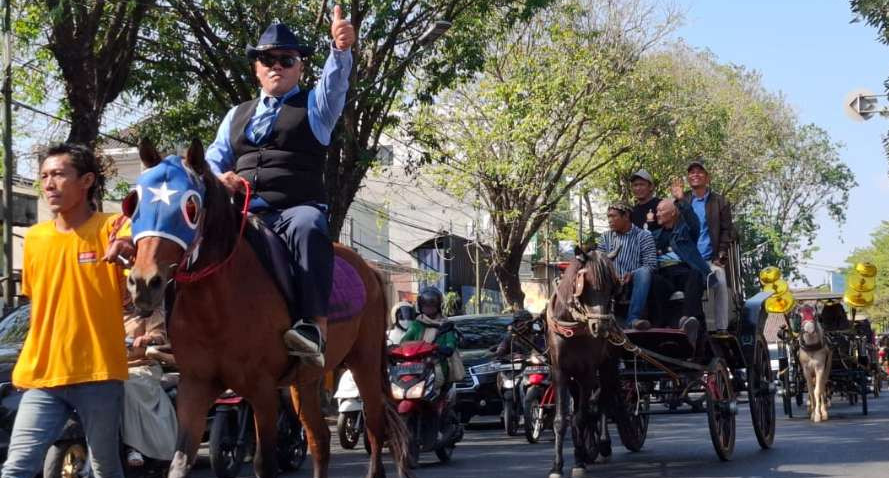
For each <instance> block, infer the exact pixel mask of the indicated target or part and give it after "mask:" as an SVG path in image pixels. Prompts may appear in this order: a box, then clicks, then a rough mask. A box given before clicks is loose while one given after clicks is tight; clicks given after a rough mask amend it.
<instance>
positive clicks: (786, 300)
mask: <svg viewBox="0 0 889 478" xmlns="http://www.w3.org/2000/svg"><path fill="white" fill-rule="evenodd" d="M795 304H796V299H794V298H793V295H792V294H791V293H790V292H788V291H784V292H783V293H781V294H773V295H772V296H771V297H769V298H768V299H766V312H768V313H770V314H786V313H788V312H790V311H791V309H793V306H794V305H795Z"/></svg>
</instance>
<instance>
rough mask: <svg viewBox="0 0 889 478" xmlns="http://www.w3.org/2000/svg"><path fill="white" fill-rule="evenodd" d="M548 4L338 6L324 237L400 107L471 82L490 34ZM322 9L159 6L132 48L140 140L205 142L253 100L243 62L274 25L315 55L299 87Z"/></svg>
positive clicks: (457, 0) (473, 1) (319, 2)
mask: <svg viewBox="0 0 889 478" xmlns="http://www.w3.org/2000/svg"><path fill="white" fill-rule="evenodd" d="M550 1H551V0H500V1H497V2H493V1H477V0H430V1H424V2H416V1H413V0H388V1H379V0H356V1H353V2H349V4H348V5H346V6H345V8H344V12H345V13H346V15H348V16H349V17H350V19H351V21H352V24H353V25H354V26H355V29H356V31H357V32H358V36H359V38H358V42H357V43H356V45H355V46H354V47H353V51H352V54H353V57H354V60H355V61H354V66H353V71H352V76H351V81H350V82H351V89H350V91H349V96H348V98H347V100H346V106H345V109H344V111H343V118H342V121H341V123H340V125H339V126H338V128H337V129H336V130H335V131H334V135H333V138H332V141H331V145H330V148H329V150H328V156H327V168H326V174H325V180H326V183H327V190H328V197H329V202H330V206H331V234H332V235H333V236H334V237H337V236H338V235H339V230H340V228H341V227H342V223H343V220H344V218H345V215H346V212H347V211H348V209H349V206H350V205H351V203H352V200H353V198H354V196H355V193H356V192H357V191H358V188H359V187H360V184H361V181H362V180H363V178H364V176H365V173H366V172H367V170H368V168H370V167H371V166H372V165H373V164H374V163H375V162H376V161H377V152H378V150H379V141H380V137H381V135H382V134H383V132H384V131H386V130H387V129H388V128H391V127H393V126H394V125H396V124H397V123H398V122H399V116H398V114H397V111H398V110H399V109H401V108H402V107H403V106H404V105H405V104H410V103H412V102H417V101H431V100H432V98H433V97H434V95H435V94H436V93H437V92H438V91H440V90H441V89H442V88H445V87H448V86H450V85H453V84H456V83H458V82H460V81H462V80H464V79H467V78H471V77H472V76H473V75H474V74H475V72H476V71H478V69H479V68H480V67H481V65H482V63H483V53H484V49H483V47H484V45H485V44H486V42H487V40H488V38H489V37H490V36H491V35H493V34H495V33H496V32H498V31H501V30H502V29H504V28H506V27H507V26H509V25H511V24H513V23H514V22H515V21H517V20H520V19H522V18H526V17H528V16H529V15H531V14H532V13H533V12H534V11H536V10H537V9H538V8H540V7H541V6H543V5H546V4H547V3H549V2H550ZM328 4H329V2H327V1H326V0H313V1H311V2H288V4H286V5H284V4H282V3H281V2H272V1H269V0H219V1H214V2H202V1H198V0H165V1H164V2H163V3H162V5H161V10H162V11H163V12H164V13H165V15H162V16H159V17H158V19H157V21H156V22H155V23H154V24H153V25H152V29H151V32H150V34H148V35H146V38H145V39H144V42H145V45H146V47H145V49H144V50H143V51H142V52H141V53H140V68H139V75H138V76H137V78H136V80H137V91H138V92H139V94H140V95H141V97H142V98H143V99H144V101H145V102H146V104H152V105H154V107H155V108H156V109H157V110H158V111H159V113H158V115H157V116H156V117H155V118H153V121H152V122H151V123H150V124H149V125H148V128H147V130H148V131H153V132H155V133H163V135H164V136H165V137H166V138H167V139H170V140H182V139H183V138H187V136H189V135H197V136H202V137H205V138H209V137H212V134H213V131H215V128H216V126H217V125H218V123H219V121H220V119H221V118H222V116H223V115H224V113H225V112H226V111H227V110H228V109H229V108H230V107H232V106H233V105H236V104H238V103H241V102H243V101H247V100H249V99H251V98H252V97H254V96H255V95H256V93H257V86H258V85H257V83H256V79H255V77H254V75H253V73H252V71H251V67H250V65H249V64H248V62H247V60H246V58H245V57H244V47H245V46H246V45H247V44H252V43H253V42H255V40H256V38H257V37H258V35H259V32H261V31H262V30H263V29H264V28H265V27H266V26H267V24H268V22H269V21H270V20H271V19H273V18H277V19H278V20H280V21H282V22H284V23H287V24H289V25H291V26H294V27H296V26H299V27H300V28H297V31H298V33H299V34H301V36H303V37H304V38H305V39H306V40H308V41H309V42H310V43H311V44H314V45H316V47H317V48H316V51H317V52H318V53H317V54H316V55H315V56H314V57H313V59H312V60H313V62H314V64H315V66H316V68H315V69H314V73H309V74H308V75H307V78H306V80H307V81H306V83H307V84H309V85H310V84H311V83H312V82H313V81H314V79H315V77H316V75H317V73H318V72H319V71H320V68H319V67H320V65H321V64H322V62H323V61H324V58H325V57H326V55H327V51H328V48H329V47H328V45H329V44H330V38H329V33H327V31H329V19H328V16H329V11H328ZM438 19H444V20H447V21H450V22H452V23H453V27H452V28H451V29H450V31H449V32H448V34H447V35H446V36H445V37H444V38H443V39H441V40H439V41H438V42H437V43H435V44H434V45H433V46H432V47H429V46H427V45H421V44H419V43H418V42H416V40H417V39H418V38H420V36H421V34H422V33H423V32H424V31H426V30H427V29H428V28H429V27H430V26H431V25H432V24H433V22H434V21H436V20H438Z"/></svg>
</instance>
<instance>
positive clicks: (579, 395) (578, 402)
mask: <svg viewBox="0 0 889 478" xmlns="http://www.w3.org/2000/svg"><path fill="white" fill-rule="evenodd" d="M574 383H575V384H576V385H577V387H576V388H575V389H574V390H572V393H571V396H572V397H573V398H574V414H573V420H572V421H573V422H574V426H573V427H571V428H572V430H571V436H572V438H573V440H572V441H573V442H574V466H573V467H572V468H571V476H572V477H574V478H577V477H581V476H584V475H585V474H586V463H587V462H588V461H589V462H592V461H593V460H595V458H596V457H595V456H594V455H593V454H592V453H590V451H591V450H592V449H593V448H594V447H595V443H590V440H594V439H593V437H592V435H591V434H590V433H589V432H590V431H592V432H593V433H595V432H596V424H595V423H592V418H593V414H592V413H590V412H591V410H590V407H592V403H591V402H590V398H591V393H590V392H591V390H590V388H589V385H587V384H589V383H591V381H590V377H585V378H584V379H581V380H575V382H574ZM591 455H593V456H591Z"/></svg>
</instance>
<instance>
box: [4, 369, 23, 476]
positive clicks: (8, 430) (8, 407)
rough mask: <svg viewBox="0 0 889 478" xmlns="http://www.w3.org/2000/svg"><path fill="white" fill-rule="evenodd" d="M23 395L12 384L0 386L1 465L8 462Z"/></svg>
mask: <svg viewBox="0 0 889 478" xmlns="http://www.w3.org/2000/svg"><path fill="white" fill-rule="evenodd" d="M22 393H24V392H23V391H21V390H18V389H16V388H15V387H14V386H13V385H12V383H10V382H4V383H2V384H0V463H3V462H4V461H6V454H7V452H8V451H9V440H10V438H11V436H12V425H13V424H14V423H15V414H16V413H17V412H18V409H19V402H21V401H22Z"/></svg>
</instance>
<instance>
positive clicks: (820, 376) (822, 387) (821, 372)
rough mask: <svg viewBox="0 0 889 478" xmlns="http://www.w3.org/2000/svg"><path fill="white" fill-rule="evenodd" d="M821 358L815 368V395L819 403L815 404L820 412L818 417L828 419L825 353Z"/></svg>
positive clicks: (823, 419)
mask: <svg viewBox="0 0 889 478" xmlns="http://www.w3.org/2000/svg"><path fill="white" fill-rule="evenodd" d="M821 355H822V356H821V359H822V360H820V361H819V363H818V366H817V367H816V369H815V397H816V400H817V403H816V404H815V411H816V412H817V413H818V418H819V419H820V421H826V420H827V403H826V400H825V398H824V396H825V395H827V387H826V382H827V373H826V372H827V371H826V370H825V367H824V365H825V364H824V360H823V359H824V354H821Z"/></svg>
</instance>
